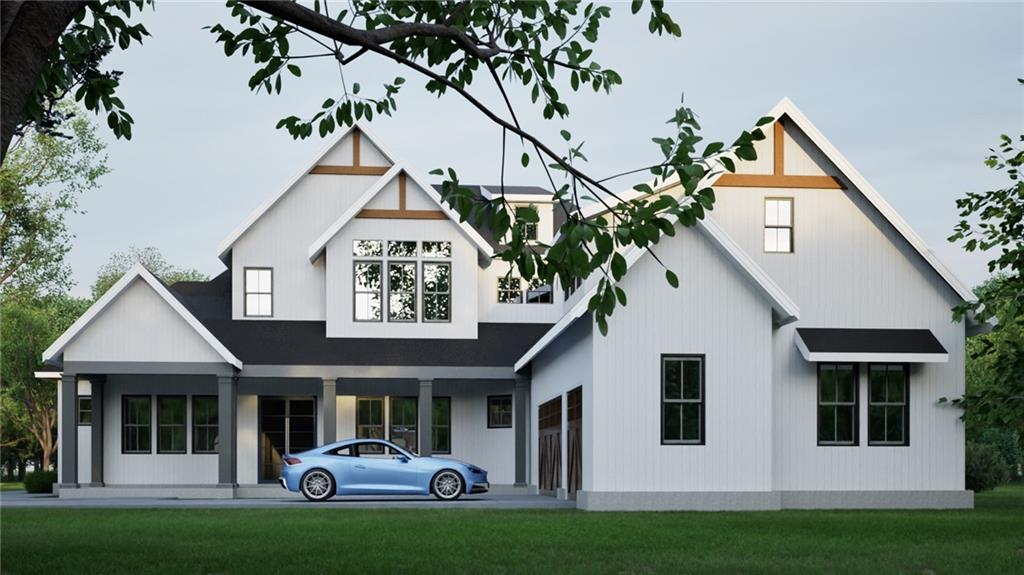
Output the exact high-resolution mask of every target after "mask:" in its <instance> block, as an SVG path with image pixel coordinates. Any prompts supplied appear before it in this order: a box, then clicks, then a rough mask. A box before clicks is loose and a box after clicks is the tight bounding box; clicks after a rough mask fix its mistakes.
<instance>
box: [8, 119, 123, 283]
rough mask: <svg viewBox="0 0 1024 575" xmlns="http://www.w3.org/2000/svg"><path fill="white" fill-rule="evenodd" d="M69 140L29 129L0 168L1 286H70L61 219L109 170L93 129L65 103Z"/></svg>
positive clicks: (65, 235) (66, 239) (66, 235)
mask: <svg viewBox="0 0 1024 575" xmlns="http://www.w3.org/2000/svg"><path fill="white" fill-rule="evenodd" d="M59 109H60V110H61V111H62V112H61V113H63V114H64V115H66V116H67V117H68V118H69V119H68V121H67V123H66V127H67V128H68V129H69V132H70V136H69V137H60V136H55V135H53V134H50V133H44V132H38V131H36V130H34V129H30V130H29V131H28V132H26V133H25V134H24V135H23V136H20V137H19V138H17V139H16V140H15V142H14V144H13V145H12V146H11V150H10V152H9V154H8V157H7V160H6V161H5V162H4V163H3V166H2V167H0V211H2V215H0V286H3V289H4V292H6V293H10V291H11V290H12V289H15V290H24V291H28V292H31V293H36V292H54V291H60V290H63V289H65V288H67V287H68V283H69V275H70V269H69V268H68V266H67V264H66V263H65V262H64V256H65V254H67V252H68V250H70V249H71V244H70V241H71V237H72V236H71V234H70V233H69V232H68V229H67V225H66V223H65V216H66V215H67V214H69V213H72V212H75V210H76V207H77V202H78V197H79V196H80V195H81V194H82V193H83V192H84V191H88V190H92V189H95V188H96V187H97V185H98V181H99V178H100V177H101V176H103V175H104V174H106V173H107V172H108V169H107V164H106V160H107V157H106V154H105V153H104V150H105V145H104V144H103V142H102V141H101V140H100V139H99V138H98V137H97V135H96V128H95V126H94V125H93V124H92V123H91V122H90V121H89V120H88V119H87V118H85V117H83V116H81V115H80V114H78V113H77V112H76V111H75V108H74V107H73V106H72V105H70V104H68V103H66V102H65V103H64V104H62V105H61V106H59Z"/></svg>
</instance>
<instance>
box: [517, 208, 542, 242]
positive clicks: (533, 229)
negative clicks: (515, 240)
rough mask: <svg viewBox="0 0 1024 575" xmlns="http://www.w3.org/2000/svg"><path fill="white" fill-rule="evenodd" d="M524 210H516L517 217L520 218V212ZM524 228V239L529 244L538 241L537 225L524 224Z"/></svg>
mask: <svg viewBox="0 0 1024 575" xmlns="http://www.w3.org/2000/svg"><path fill="white" fill-rule="evenodd" d="M522 209H523V208H516V217H518V216H519V211H520V210H522ZM520 225H522V226H523V239H524V240H526V241H528V242H535V241H537V224H535V223H526V222H524V223H522V224H520Z"/></svg>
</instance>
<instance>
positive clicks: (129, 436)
mask: <svg viewBox="0 0 1024 575" xmlns="http://www.w3.org/2000/svg"><path fill="white" fill-rule="evenodd" d="M150 405H151V404H150V397H149V396H148V395H124V396H121V452H122V453H152V451H153V448H152V445H151V443H150V442H151V441H152V438H151V435H150V423H151V421H152V417H153V414H152V411H151V409H150Z"/></svg>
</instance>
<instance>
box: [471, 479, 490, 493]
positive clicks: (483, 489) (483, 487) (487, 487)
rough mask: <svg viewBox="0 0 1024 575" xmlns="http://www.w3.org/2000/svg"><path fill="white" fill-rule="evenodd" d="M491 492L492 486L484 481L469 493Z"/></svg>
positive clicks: (474, 485) (475, 484)
mask: <svg viewBox="0 0 1024 575" xmlns="http://www.w3.org/2000/svg"><path fill="white" fill-rule="evenodd" d="M490 490H491V484H490V483H488V482H486V481H483V482H480V483H474V484H473V488H472V489H471V490H470V491H469V492H470V493H487V492H488V491H490Z"/></svg>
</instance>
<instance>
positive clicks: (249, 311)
mask: <svg viewBox="0 0 1024 575" xmlns="http://www.w3.org/2000/svg"><path fill="white" fill-rule="evenodd" d="M244 271H245V315H246V316H249V317H270V316H272V315H274V277H273V276H274V270H272V269H270V268H245V270H244Z"/></svg>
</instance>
